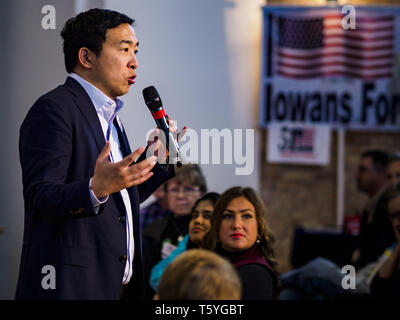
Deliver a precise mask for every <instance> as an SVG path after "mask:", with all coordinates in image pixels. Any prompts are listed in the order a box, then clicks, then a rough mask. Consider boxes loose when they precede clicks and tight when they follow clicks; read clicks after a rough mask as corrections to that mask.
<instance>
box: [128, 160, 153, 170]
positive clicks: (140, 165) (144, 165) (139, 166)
mask: <svg viewBox="0 0 400 320" xmlns="http://www.w3.org/2000/svg"><path fill="white" fill-rule="evenodd" d="M156 160H157V157H156V156H151V157H148V158H146V159H144V160H142V161H140V162H139V163H136V164H135V165H134V166H132V167H131V168H130V171H132V172H134V171H141V170H144V169H145V168H147V167H150V168H153V167H154V166H155V165H156V162H157V161H156ZM150 170H151V169H150Z"/></svg>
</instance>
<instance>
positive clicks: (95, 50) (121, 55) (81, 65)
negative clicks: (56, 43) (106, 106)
mask: <svg viewBox="0 0 400 320" xmlns="http://www.w3.org/2000/svg"><path fill="white" fill-rule="evenodd" d="M133 23H134V20H133V19H131V18H129V17H128V16H126V15H124V14H122V13H119V12H116V11H111V10H105V9H91V10H89V11H86V12H82V13H80V14H78V15H77V16H76V17H74V18H71V19H69V20H68V21H67V22H66V23H65V25H64V28H63V30H62V31H61V37H62V38H63V40H64V43H63V50H64V60H65V67H66V70H67V72H68V73H71V72H75V73H77V74H78V75H80V76H81V77H83V78H84V79H85V80H87V81H89V82H90V83H91V84H93V85H94V86H95V87H97V88H98V89H99V90H100V91H102V92H103V93H104V94H105V95H107V96H108V97H110V98H112V99H114V98H116V97H118V96H122V95H124V94H126V93H127V92H128V91H129V87H130V85H131V84H133V83H134V82H135V80H134V79H135V77H136V73H135V69H136V68H137V67H138V62H137V60H136V54H137V51H138V45H139V43H138V41H137V39H136V34H135V31H134V30H133V27H132V25H133Z"/></svg>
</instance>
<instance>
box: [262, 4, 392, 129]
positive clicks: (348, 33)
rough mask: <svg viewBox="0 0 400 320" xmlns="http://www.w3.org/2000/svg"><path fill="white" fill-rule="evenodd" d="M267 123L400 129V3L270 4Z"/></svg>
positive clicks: (265, 54) (265, 55)
mask: <svg viewBox="0 0 400 320" xmlns="http://www.w3.org/2000/svg"><path fill="white" fill-rule="evenodd" d="M263 18H264V20H263V21H264V25H263V37H262V68H263V69H262V72H261V90H260V112H259V124H260V126H262V127H265V128H267V127H268V128H269V126H270V124H272V123H285V122H287V123H295V122H297V123H302V124H308V125H315V124H329V126H331V128H343V129H354V130H384V131H398V130H399V128H400V3H399V5H398V6H387V7H386V6H379V7H378V6H360V7H357V6H356V7H353V6H343V7H341V6H332V7H329V6H326V7H306V6H304V7H295V6H264V7H263Z"/></svg>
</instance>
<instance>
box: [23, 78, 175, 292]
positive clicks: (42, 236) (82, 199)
mask: <svg viewBox="0 0 400 320" xmlns="http://www.w3.org/2000/svg"><path fill="white" fill-rule="evenodd" d="M123 135H124V137H125V138H126V135H125V133H124V134H123ZM104 145H105V139H104V134H103V131H102V129H101V125H100V121H99V119H98V116H97V113H96V111H95V108H94V106H93V104H92V102H91V100H90V98H89V96H88V95H87V93H86V91H85V90H84V89H83V87H82V86H81V85H80V84H79V83H78V82H77V81H76V80H74V79H73V78H71V77H68V78H67V80H66V82H65V84H64V85H61V86H58V87H57V88H56V89H54V90H52V91H50V92H48V93H47V94H45V95H43V96H42V97H40V98H39V99H38V100H37V101H36V102H35V104H34V105H33V106H32V108H31V109H30V110H29V112H28V114H27V116H26V118H25V120H24V122H23V123H22V126H21V129H20V141H19V151H20V161H21V166H22V178H23V193H24V204H25V225H24V239H23V247H22V255H21V263H20V271H19V279H18V285H17V291H16V299H118V298H119V297H120V294H121V288H122V278H123V274H124V269H125V264H126V254H127V244H126V219H125V209H124V205H123V202H122V198H121V195H120V193H119V192H118V193H115V194H112V195H110V196H109V199H108V201H107V202H106V203H105V204H102V205H101V206H100V208H99V211H98V213H97V214H96V213H95V211H94V209H93V205H92V203H91V200H90V194H89V180H90V178H91V177H93V174H94V167H95V164H96V159H97V157H98V156H99V154H100V152H101V150H102V149H103V147H104ZM141 158H142V159H143V158H144V154H143V155H142V156H141ZM139 160H140V159H139ZM152 171H153V172H154V175H153V176H152V177H151V178H150V179H149V180H147V181H146V182H144V183H142V184H141V185H139V186H137V187H131V188H129V189H128V193H129V198H130V201H131V206H132V215H133V229H134V230H133V235H134V241H135V255H134V262H133V275H132V278H131V281H130V283H129V285H128V288H129V289H130V290H129V291H130V294H129V296H130V297H135V298H142V297H143V288H144V283H143V267H142V253H141V231H140V222H139V204H140V203H141V202H142V201H144V200H145V199H146V198H148V197H149V196H150V195H151V194H152V192H153V191H154V190H155V189H156V188H157V187H158V186H159V185H161V184H162V183H163V182H164V181H165V180H168V179H170V178H172V177H173V176H174V175H175V173H174V169H173V166H160V165H159V164H157V165H156V166H155V167H154V168H153V170H152ZM46 265H50V266H53V267H54V268H55V275H56V277H55V285H56V288H55V289H51V288H50V289H44V288H43V286H42V281H43V282H44V283H46V282H47V283H49V280H48V278H45V277H46V276H48V275H50V274H49V273H48V271H47V272H46V271H45V269H43V267H44V266H46ZM42 271H43V273H42ZM45 288H46V286H45Z"/></svg>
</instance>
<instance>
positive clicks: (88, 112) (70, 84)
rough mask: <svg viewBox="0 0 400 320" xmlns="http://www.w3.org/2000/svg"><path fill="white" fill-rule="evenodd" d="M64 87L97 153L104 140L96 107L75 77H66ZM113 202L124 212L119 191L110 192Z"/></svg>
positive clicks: (102, 146)
mask: <svg viewBox="0 0 400 320" xmlns="http://www.w3.org/2000/svg"><path fill="white" fill-rule="evenodd" d="M64 85H65V87H66V88H67V90H68V91H70V92H71V93H72V95H73V96H74V100H75V104H76V105H77V107H78V109H79V110H80V112H81V113H82V114H83V116H84V118H85V119H86V121H87V124H88V127H89V130H90V131H91V132H92V134H93V137H94V140H95V142H96V145H97V148H98V150H99V153H100V152H101V150H102V149H103V148H104V145H105V144H106V140H105V138H104V134H103V130H102V128H101V124H100V120H99V117H98V116H97V113H96V109H95V107H94V105H93V103H92V100H90V98H89V96H88V94H87V93H86V90H85V89H84V88H83V87H82V86H81V85H80V84H79V83H78V81H76V80H75V79H73V78H71V77H68V78H67V80H66V81H65V84H64ZM112 197H113V198H114V203H115V204H116V206H117V208H118V210H119V211H120V212H121V213H125V212H126V210H125V205H124V201H123V200H122V196H121V193H120V192H115V193H114V194H112Z"/></svg>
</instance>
